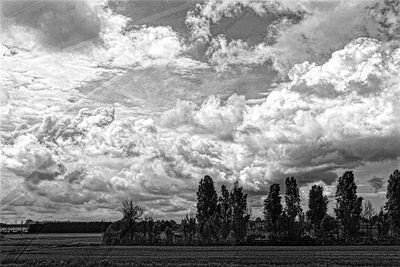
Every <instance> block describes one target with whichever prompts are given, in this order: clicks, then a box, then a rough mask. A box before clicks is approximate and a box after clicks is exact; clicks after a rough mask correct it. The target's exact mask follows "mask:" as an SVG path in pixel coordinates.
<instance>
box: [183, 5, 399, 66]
mask: <svg viewBox="0 0 400 267" xmlns="http://www.w3.org/2000/svg"><path fill="white" fill-rule="evenodd" d="M249 12H250V13H254V14H255V15H256V16H260V17H269V18H271V19H270V20H268V21H266V22H265V23H266V24H265V32H266V33H265V39H264V40H263V41H260V42H259V43H257V44H248V43H246V41H245V40H244V39H243V40H241V39H240V37H239V39H237V40H228V39H227V38H226V37H225V36H213V35H212V30H211V29H212V25H215V24H218V23H223V21H224V19H226V18H232V17H233V18H237V23H240V20H239V19H240V17H241V16H242V14H247V13H249ZM398 13H399V9H398V5H396V4H395V3H394V2H391V1H385V2H381V1H372V0H371V1H322V2H321V1H269V0H266V1H251V0H233V1H218V0H215V1H214V0H213V1H206V2H204V3H201V4H198V5H197V6H196V7H195V8H194V9H193V10H192V12H190V13H189V14H188V16H187V20H186V21H187V24H188V26H189V27H190V28H191V29H192V36H193V38H194V39H196V40H199V41H200V42H203V43H204V42H208V44H207V45H206V46H208V47H209V48H208V50H207V51H208V53H207V54H208V57H209V58H210V59H211V61H210V62H211V63H213V64H214V65H215V68H216V69H217V70H224V71H225V70H227V69H229V67H233V66H235V65H239V66H240V65H243V66H244V68H245V69H246V68H249V67H251V65H260V64H263V63H265V62H270V65H272V66H273V67H274V68H275V69H277V70H280V71H281V72H282V73H283V74H286V73H287V71H288V70H290V69H291V68H292V66H293V64H296V63H302V62H304V61H311V62H316V63H323V62H325V61H326V60H327V59H328V58H329V57H330V55H331V53H332V52H334V51H336V50H339V49H341V48H343V46H344V45H345V44H346V43H348V42H350V41H351V40H353V39H356V38H359V37H370V38H377V39H379V40H382V41H387V40H390V39H394V38H397V37H398V35H399V25H400V24H399V21H398V16H396V14H398ZM247 27H248V28H249V29H248V30H249V31H251V27H252V26H251V25H248V26H247ZM271 61H272V62H271Z"/></svg>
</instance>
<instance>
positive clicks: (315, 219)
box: [306, 185, 328, 234]
mask: <svg viewBox="0 0 400 267" xmlns="http://www.w3.org/2000/svg"><path fill="white" fill-rule="evenodd" d="M327 209H328V198H327V197H326V196H324V188H323V187H322V186H320V185H313V186H312V187H311V190H310V192H309V194H308V211H307V213H306V215H307V219H308V220H309V221H310V223H311V225H312V227H313V230H314V233H315V234H319V230H320V225H321V221H322V219H323V218H324V217H325V215H326V211H327Z"/></svg>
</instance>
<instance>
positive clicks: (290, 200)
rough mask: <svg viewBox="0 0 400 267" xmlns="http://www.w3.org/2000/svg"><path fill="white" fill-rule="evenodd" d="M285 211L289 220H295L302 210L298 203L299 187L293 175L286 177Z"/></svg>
mask: <svg viewBox="0 0 400 267" xmlns="http://www.w3.org/2000/svg"><path fill="white" fill-rule="evenodd" d="M285 203H286V213H287V215H288V217H289V219H290V220H291V221H295V220H296V217H298V216H300V214H301V213H302V212H303V209H302V208H301V204H300V194H299V188H298V187H297V182H296V179H294V177H290V178H289V177H288V178H286V194H285Z"/></svg>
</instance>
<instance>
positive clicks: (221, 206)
mask: <svg viewBox="0 0 400 267" xmlns="http://www.w3.org/2000/svg"><path fill="white" fill-rule="evenodd" d="M218 211H219V219H220V234H221V238H222V240H224V241H225V240H226V239H227V237H228V236H229V233H230V231H231V223H232V206H231V198H230V195H229V191H228V189H227V188H226V186H225V185H222V186H221V195H220V197H219V199H218Z"/></svg>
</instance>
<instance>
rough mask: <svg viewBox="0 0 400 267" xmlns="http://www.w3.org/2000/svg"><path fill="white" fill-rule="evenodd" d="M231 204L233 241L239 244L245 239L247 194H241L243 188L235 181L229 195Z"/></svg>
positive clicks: (247, 217) (247, 216)
mask: <svg viewBox="0 0 400 267" xmlns="http://www.w3.org/2000/svg"><path fill="white" fill-rule="evenodd" d="M230 199H231V204H232V230H233V237H234V238H235V241H236V242H237V243H238V242H241V241H243V240H244V238H245V237H246V230H247V222H248V220H249V217H250V216H249V215H248V214H247V194H244V193H243V187H241V186H239V182H238V181H236V182H235V183H234V185H233V189H232V192H231V194H230Z"/></svg>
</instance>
